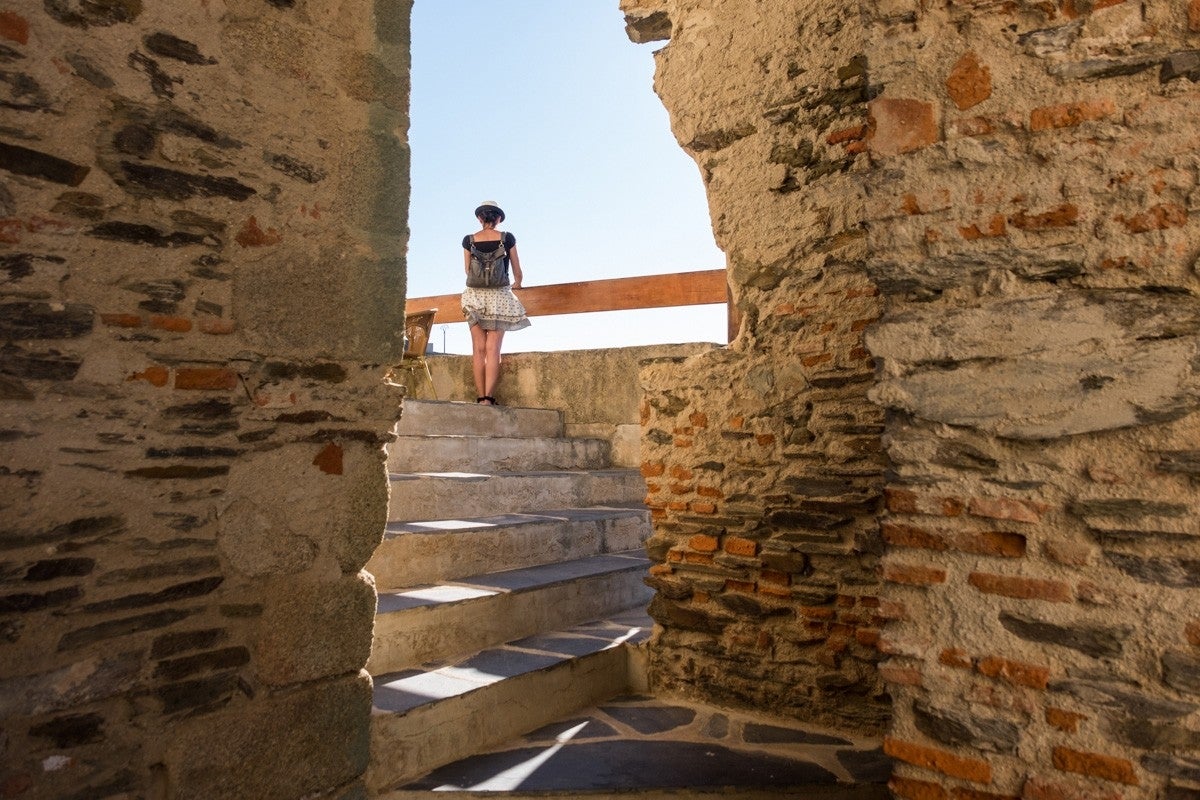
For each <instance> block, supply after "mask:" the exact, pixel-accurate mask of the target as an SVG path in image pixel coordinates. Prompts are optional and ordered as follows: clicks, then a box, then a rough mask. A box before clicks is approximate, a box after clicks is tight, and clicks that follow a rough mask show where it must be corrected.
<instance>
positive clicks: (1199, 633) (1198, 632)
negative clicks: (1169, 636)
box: [1183, 620, 1200, 647]
mask: <svg viewBox="0 0 1200 800" xmlns="http://www.w3.org/2000/svg"><path fill="white" fill-rule="evenodd" d="M1183 637H1184V638H1185V639H1187V640H1188V644H1190V645H1192V646H1193V647H1200V620H1197V621H1195V622H1189V623H1188V624H1187V625H1185V626H1183Z"/></svg>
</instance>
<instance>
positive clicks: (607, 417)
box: [399, 344, 713, 468]
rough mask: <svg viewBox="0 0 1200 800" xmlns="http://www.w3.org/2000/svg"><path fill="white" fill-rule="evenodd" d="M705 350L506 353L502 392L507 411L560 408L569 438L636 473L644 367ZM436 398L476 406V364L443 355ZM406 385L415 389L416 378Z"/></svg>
mask: <svg viewBox="0 0 1200 800" xmlns="http://www.w3.org/2000/svg"><path fill="white" fill-rule="evenodd" d="M712 348H713V345H707V344H667V345H647V346H644V347H620V348H613V349H611V350H561V351H555V352H549V353H537V352H533V353H512V354H509V353H505V354H504V373H503V375H502V376H501V379H500V384H499V387H498V388H497V390H496V396H497V399H498V400H499V401H500V403H501V404H502V405H506V406H522V407H525V408H555V409H558V410H559V411H561V412H562V413H563V428H564V431H565V433H566V435H567V436H579V437H586V438H595V439H607V440H608V441H609V442H610V443H611V444H612V458H613V465H614V466H619V467H631V468H636V467H637V466H638V465H639V464H640V463H641V453H640V441H641V425H640V423H639V417H640V414H641V412H640V409H641V401H642V387H641V384H640V382H639V381H638V369H639V365H640V364H641V363H642V362H644V361H647V360H652V359H661V358H679V357H681V356H687V355H692V354H695V353H699V352H703V351H706V350H711V349H712ZM429 369H430V372H431V374H432V375H433V384H434V388H435V389H436V391H437V396H438V397H439V398H441V399H443V400H460V401H461V400H465V401H468V402H470V401H471V400H474V399H475V380H474V377H473V376H472V372H471V357H470V356H451V355H439V356H432V357H431V358H430V359H429ZM399 379H400V380H403V381H406V382H411V381H413V380H414V377H413V376H412V373H408V372H406V373H401V376H400V378H399ZM425 380H426V379H425V378H424V376H421V377H419V378H416V382H415V383H413V385H412V387H411V388H412V395H411V396H413V397H416V398H420V399H429V398H431V397H432V396H433V395H432V393H431V392H430V391H429V389H428V386H427V385H426V383H425Z"/></svg>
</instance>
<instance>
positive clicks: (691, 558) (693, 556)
mask: <svg viewBox="0 0 1200 800" xmlns="http://www.w3.org/2000/svg"><path fill="white" fill-rule="evenodd" d="M683 563H685V564H709V565H711V564H712V563H713V557H712V556H710V555H709V554H708V553H686V552H685V553H684V554H683Z"/></svg>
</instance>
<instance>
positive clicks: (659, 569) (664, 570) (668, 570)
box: [650, 564, 675, 575]
mask: <svg viewBox="0 0 1200 800" xmlns="http://www.w3.org/2000/svg"><path fill="white" fill-rule="evenodd" d="M650 574H651V575H674V574H675V568H674V567H672V566H671V565H670V564H654V565H652V566H651V567H650Z"/></svg>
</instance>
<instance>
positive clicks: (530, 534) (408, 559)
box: [367, 504, 650, 591]
mask: <svg viewBox="0 0 1200 800" xmlns="http://www.w3.org/2000/svg"><path fill="white" fill-rule="evenodd" d="M649 536H650V512H649V511H648V510H647V509H646V508H645V507H641V506H640V504H639V507H637V508H618V507H600V508H565V509H560V510H556V511H543V512H540V513H537V514H501V515H497V516H490V517H480V518H476V519H443V520H430V521H426V522H391V523H388V526H387V530H386V532H385V533H384V536H383V542H382V543H381V544H380V545H379V547H378V548H377V549H376V550H375V555H373V556H372V557H371V560H370V562H369V563H368V564H367V571H368V572H370V573H371V574H372V575H374V576H375V585H376V586H377V587H378V588H379V590H380V591H385V590H389V589H399V588H403V587H406V586H416V585H419V584H426V583H433V582H438V581H447V580H453V579H456V578H462V577H464V576H467V575H478V574H480V573H483V572H487V571H489V570H507V569H517V568H520V567H531V566H536V565H538V564H550V563H553V562H555V561H570V560H573V559H576V558H583V557H584V556H590V555H598V554H600V553H615V552H622V551H626V550H636V549H637V548H639V547H641V546H642V545H643V544H644V543H645V541H646V539H647V538H648V537H649Z"/></svg>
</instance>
